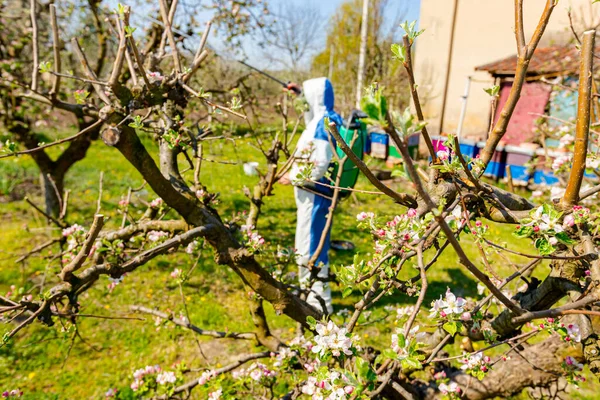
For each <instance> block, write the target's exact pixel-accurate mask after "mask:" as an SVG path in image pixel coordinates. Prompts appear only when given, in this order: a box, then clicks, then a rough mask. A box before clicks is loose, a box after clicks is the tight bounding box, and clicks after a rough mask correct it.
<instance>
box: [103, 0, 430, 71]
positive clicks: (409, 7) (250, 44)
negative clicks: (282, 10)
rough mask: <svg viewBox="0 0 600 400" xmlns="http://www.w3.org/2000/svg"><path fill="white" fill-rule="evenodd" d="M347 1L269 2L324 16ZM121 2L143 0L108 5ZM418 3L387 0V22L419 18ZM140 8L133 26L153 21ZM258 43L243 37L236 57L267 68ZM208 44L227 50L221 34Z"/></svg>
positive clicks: (416, 0) (199, 17)
mask: <svg viewBox="0 0 600 400" xmlns="http://www.w3.org/2000/svg"><path fill="white" fill-rule="evenodd" d="M195 1H201V0H195ZM345 1H346V0H268V3H269V4H270V5H271V8H272V9H274V10H277V9H278V8H279V6H280V5H283V4H286V3H290V2H291V3H294V4H297V5H302V4H306V3H309V4H312V5H314V6H316V7H318V8H319V10H320V12H321V14H322V15H323V17H325V18H329V17H331V16H332V15H333V14H334V13H335V12H336V10H337V8H338V7H339V6H340V4H342V3H344V2H345ZM119 2H121V3H123V4H126V5H132V6H134V5H135V4H136V3H137V4H139V2H140V0H109V1H108V2H107V3H108V5H109V7H111V8H116V5H117V3H119ZM419 6H420V0H388V4H387V8H386V11H387V14H386V23H388V24H391V23H393V21H394V20H395V19H396V18H398V16H403V20H408V21H413V20H418V18H419ZM142 7H143V6H142ZM134 9H135V7H134ZM137 10H138V13H135V12H134V13H133V16H132V25H134V26H138V27H142V26H144V25H146V24H148V23H150V21H149V20H148V18H147V15H148V12H147V11H149V10H146V12H144V10H141V9H140V8H139V7H138V8H137ZM139 11H142V12H141V14H146V16H144V15H142V16H140V12H139ZM182 12H184V11H183V9H182V8H181V7H179V9H178V12H177V14H176V18H177V17H180V16H181V15H182V14H181V13H182ZM136 14H137V15H136ZM194 18H195V19H196V20H197V21H200V22H202V23H204V22H206V21H208V20H209V19H210V18H211V13H210V12H201V13H198V14H197V15H194ZM140 31H143V29H140ZM325 39H326V32H323V36H322V39H320V42H321V43H320V44H317V45H316V46H315V47H316V48H315V51H314V52H313V53H316V52H317V51H319V50H321V48H322V47H320V46H323V45H324V44H325ZM192 41H193V42H195V41H196V38H194V39H192ZM257 42H258V40H257V39H253V38H252V37H248V38H246V39H244V40H243V49H244V53H245V56H243V55H239V54H238V55H236V56H235V57H237V58H240V57H241V58H245V59H246V61H247V62H249V63H252V64H254V65H256V66H257V67H259V68H265V67H268V66H269V65H267V61H266V60H265V59H264V57H263V52H262V50H261V49H260V48H259V47H258V46H257ZM208 43H209V45H210V46H211V47H212V48H214V49H217V50H218V51H219V52H220V53H222V54H224V53H228V52H227V51H225V49H224V48H223V45H222V42H221V40H220V38H219V37H218V36H216V35H214V34H211V37H210V38H209V41H208ZM192 46H193V44H192Z"/></svg>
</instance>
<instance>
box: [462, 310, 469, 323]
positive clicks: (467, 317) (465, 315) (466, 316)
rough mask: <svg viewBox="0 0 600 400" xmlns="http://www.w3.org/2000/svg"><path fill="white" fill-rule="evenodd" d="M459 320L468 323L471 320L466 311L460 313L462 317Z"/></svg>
mask: <svg viewBox="0 0 600 400" xmlns="http://www.w3.org/2000/svg"><path fill="white" fill-rule="evenodd" d="M460 319H462V320H463V321H470V320H471V313H470V312H468V311H465V312H464V313H462V315H461V316H460Z"/></svg>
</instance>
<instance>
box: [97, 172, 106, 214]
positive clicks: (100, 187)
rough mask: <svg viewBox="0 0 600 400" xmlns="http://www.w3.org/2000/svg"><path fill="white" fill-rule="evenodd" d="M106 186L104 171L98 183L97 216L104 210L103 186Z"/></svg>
mask: <svg viewBox="0 0 600 400" xmlns="http://www.w3.org/2000/svg"><path fill="white" fill-rule="evenodd" d="M103 184H104V171H100V180H99V182H98V202H97V204H96V214H100V209H101V208H102V186H103Z"/></svg>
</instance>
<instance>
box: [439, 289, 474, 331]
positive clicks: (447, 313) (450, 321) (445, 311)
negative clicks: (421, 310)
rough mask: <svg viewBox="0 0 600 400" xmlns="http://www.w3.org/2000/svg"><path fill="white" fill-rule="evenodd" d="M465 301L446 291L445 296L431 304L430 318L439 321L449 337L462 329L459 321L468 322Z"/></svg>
mask: <svg viewBox="0 0 600 400" xmlns="http://www.w3.org/2000/svg"><path fill="white" fill-rule="evenodd" d="M466 306H467V301H466V300H465V299H463V298H462V297H457V296H456V295H455V294H454V293H452V292H451V291H450V288H448V289H447V290H446V296H445V297H444V298H442V296H440V298H439V299H438V300H434V301H433V302H432V303H431V309H430V310H429V312H430V314H429V317H430V318H436V319H439V320H440V322H441V323H443V325H442V328H443V329H444V330H445V331H446V332H448V333H449V334H451V335H454V334H455V333H456V332H458V331H459V330H460V329H461V328H462V326H463V325H462V322H461V321H470V320H471V319H472V316H471V313H469V312H467V311H465V308H466Z"/></svg>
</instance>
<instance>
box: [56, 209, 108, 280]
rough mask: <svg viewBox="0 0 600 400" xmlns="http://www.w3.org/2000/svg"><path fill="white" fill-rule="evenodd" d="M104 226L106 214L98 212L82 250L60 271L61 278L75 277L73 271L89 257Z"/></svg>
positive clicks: (69, 278)
mask: <svg viewBox="0 0 600 400" xmlns="http://www.w3.org/2000/svg"><path fill="white" fill-rule="evenodd" d="M103 226H104V215H102V214H96V215H95V216H94V222H92V226H91V227H90V231H89V233H88V236H87V238H86V239H85V242H84V243H83V246H81V250H79V253H77V255H76V256H75V258H73V260H72V261H71V262H70V263H69V264H67V265H66V266H65V267H64V268H63V269H62V271H60V273H59V274H58V276H59V277H60V279H62V280H63V281H67V282H68V281H70V280H71V279H72V278H73V272H75V271H77V270H78V269H79V268H81V266H82V265H83V263H84V262H85V260H86V259H87V258H88V257H89V255H90V251H91V250H92V247H93V246H94V242H95V240H96V238H97V237H98V234H99V233H100V230H102V227H103Z"/></svg>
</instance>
